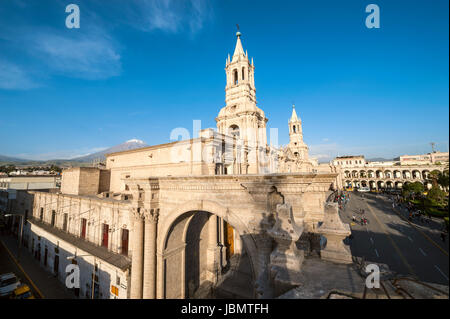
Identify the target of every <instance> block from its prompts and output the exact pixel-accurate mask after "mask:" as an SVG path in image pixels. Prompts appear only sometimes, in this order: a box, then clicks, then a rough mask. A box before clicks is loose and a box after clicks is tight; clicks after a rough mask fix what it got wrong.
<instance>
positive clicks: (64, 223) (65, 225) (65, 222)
mask: <svg viewBox="0 0 450 319" xmlns="http://www.w3.org/2000/svg"><path fill="white" fill-rule="evenodd" d="M63 230H64V231H67V213H65V214H64V220H63Z"/></svg>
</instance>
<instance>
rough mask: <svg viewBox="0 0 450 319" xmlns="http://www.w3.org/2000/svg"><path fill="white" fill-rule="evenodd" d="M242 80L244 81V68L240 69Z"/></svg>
mask: <svg viewBox="0 0 450 319" xmlns="http://www.w3.org/2000/svg"><path fill="white" fill-rule="evenodd" d="M242 80H245V68H242Z"/></svg>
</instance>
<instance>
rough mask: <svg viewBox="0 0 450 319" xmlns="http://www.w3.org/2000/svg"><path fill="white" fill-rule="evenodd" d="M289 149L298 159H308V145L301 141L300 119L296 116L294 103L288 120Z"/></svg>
mask: <svg viewBox="0 0 450 319" xmlns="http://www.w3.org/2000/svg"><path fill="white" fill-rule="evenodd" d="M288 147H289V149H290V150H291V152H292V154H293V155H294V157H296V158H298V159H299V160H302V161H305V160H308V146H307V145H306V144H305V143H304V142H303V130H302V120H301V119H300V118H299V117H298V116H297V112H296V111H295V105H294V104H293V105H292V115H291V118H290V120H289V145H288Z"/></svg>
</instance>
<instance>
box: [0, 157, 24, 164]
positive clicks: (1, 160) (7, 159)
mask: <svg viewBox="0 0 450 319" xmlns="http://www.w3.org/2000/svg"><path fill="white" fill-rule="evenodd" d="M28 161H29V160H26V159H23V158H17V157H10V156H4V155H0V163H20V162H28Z"/></svg>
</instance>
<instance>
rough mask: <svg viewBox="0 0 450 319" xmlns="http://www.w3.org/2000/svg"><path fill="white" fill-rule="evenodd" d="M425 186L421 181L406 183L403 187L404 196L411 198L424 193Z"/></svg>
mask: <svg viewBox="0 0 450 319" xmlns="http://www.w3.org/2000/svg"><path fill="white" fill-rule="evenodd" d="M424 189H425V188H424V186H423V184H422V183H420V182H414V183H408V184H404V185H403V187H402V195H403V198H405V199H406V198H410V197H411V196H412V195H419V194H422V192H423V191H424Z"/></svg>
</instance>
